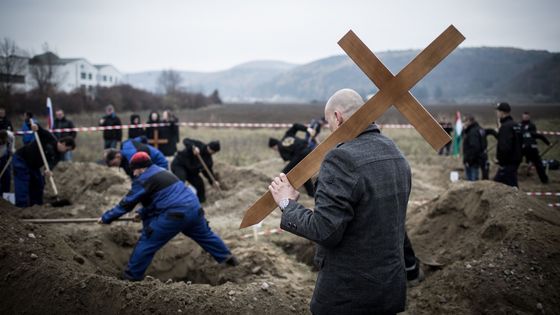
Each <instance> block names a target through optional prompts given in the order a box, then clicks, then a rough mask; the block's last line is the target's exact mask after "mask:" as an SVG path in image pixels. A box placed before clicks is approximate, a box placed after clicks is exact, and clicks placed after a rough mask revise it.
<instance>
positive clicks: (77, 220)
mask: <svg viewBox="0 0 560 315" xmlns="http://www.w3.org/2000/svg"><path fill="white" fill-rule="evenodd" d="M97 220H99V218H70V219H24V220H21V221H22V222H25V223H35V224H53V223H97ZM115 221H119V222H123V221H126V222H137V220H136V219H135V218H129V217H124V218H118V219H117V220H115Z"/></svg>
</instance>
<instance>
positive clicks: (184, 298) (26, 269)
mask: <svg viewBox="0 0 560 315" xmlns="http://www.w3.org/2000/svg"><path fill="white" fill-rule="evenodd" d="M0 207H1V208H2V209H9V208H11V207H10V206H9V205H7V204H6V203H4V202H2V204H1V205H0ZM137 229H138V226H133V225H130V226H127V225H117V226H111V227H103V226H94V227H85V228H82V227H77V228H76V227H73V228H67V229H66V230H72V231H71V232H69V233H68V231H67V235H65V236H60V235H59V233H58V232H56V231H54V230H55V229H54V228H52V227H50V226H35V225H31V224H22V223H21V222H19V221H17V220H16V219H15V218H13V217H11V216H10V215H9V214H7V212H6V211H2V212H0V274H2V275H3V279H2V280H3V281H2V283H1V284H0V300H1V301H2V302H1V303H0V313H3V314H14V313H30V314H39V313H41V314H45V313H47V314H55V313H56V314H75V313H84V314H100V313H108V314H115V313H120V314H135V313H136V314H137V313H141V314H148V313H150V314H151V313H158V314H169V313H182V312H189V313H193V314H224V313H243V314H288V313H290V314H292V313H306V312H307V309H308V298H309V296H310V294H311V290H312V285H313V280H312V279H311V278H310V277H309V276H308V275H307V274H309V272H308V271H306V270H308V268H307V267H306V266H305V265H303V264H300V263H298V262H295V261H292V260H290V259H289V257H285V256H284V257H282V255H281V254H282V250H281V249H280V248H278V247H274V246H272V247H271V246H270V244H267V245H264V244H254V243H247V242H241V241H234V242H236V243H235V244H232V242H233V241H231V240H226V243H229V245H232V248H234V253H235V254H236V255H237V256H238V258H239V259H240V261H241V265H240V266H238V267H236V268H231V267H226V266H223V265H218V264H216V263H215V262H213V261H211V258H209V256H208V255H207V254H205V253H202V252H201V250H200V249H199V248H198V246H197V245H196V244H194V243H192V241H190V240H187V239H182V238H176V239H175V240H174V241H173V242H171V244H169V245H170V246H166V247H165V248H164V249H163V250H162V251H161V252H159V253H158V255H156V258H155V260H154V263H153V265H152V266H151V268H150V269H149V270H148V274H152V275H154V276H156V277H157V278H153V277H147V280H146V281H143V282H140V283H130V282H126V281H121V280H118V279H117V278H116V277H115V274H117V273H118V272H120V270H122V267H123V263H124V262H126V260H127V259H128V254H129V253H130V250H131V249H132V247H131V245H132V243H133V242H134V241H135V234H136V233H137V232H136V231H137ZM180 268H183V271H185V272H184V273H183V272H181V271H180V270H179V269H180ZM175 277H177V278H181V277H182V279H175V280H177V281H174V280H173V279H174V278H175ZM159 279H162V280H159ZM163 279H172V280H168V281H165V280H163ZM164 281H165V282H164ZM294 283H297V285H295V284H294Z"/></svg>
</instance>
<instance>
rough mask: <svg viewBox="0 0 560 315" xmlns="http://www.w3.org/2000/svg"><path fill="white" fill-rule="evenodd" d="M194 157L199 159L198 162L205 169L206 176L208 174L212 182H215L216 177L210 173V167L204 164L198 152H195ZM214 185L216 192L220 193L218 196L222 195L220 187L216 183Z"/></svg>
mask: <svg viewBox="0 0 560 315" xmlns="http://www.w3.org/2000/svg"><path fill="white" fill-rule="evenodd" d="M196 157H197V158H198V160H199V161H200V164H202V167H204V170H205V171H206V173H208V176H210V178H211V179H212V182H213V183H217V181H216V178H215V177H214V175H212V172H210V169H209V168H208V166H207V165H206V163H205V162H204V160H203V159H202V157H201V156H200V154H197V155H196ZM215 187H216V188H217V189H218V192H219V193H220V196H222V189H221V188H220V186H217V185H216V186H215Z"/></svg>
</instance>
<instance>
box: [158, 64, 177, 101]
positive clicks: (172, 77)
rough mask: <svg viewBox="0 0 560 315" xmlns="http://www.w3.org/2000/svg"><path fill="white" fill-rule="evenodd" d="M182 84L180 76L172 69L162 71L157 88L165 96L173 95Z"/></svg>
mask: <svg viewBox="0 0 560 315" xmlns="http://www.w3.org/2000/svg"><path fill="white" fill-rule="evenodd" d="M182 82H183V78H182V77H181V74H180V73H179V72H177V71H175V70H173V69H169V70H163V71H162V72H161V74H160V75H159V78H158V85H159V87H160V88H161V89H162V90H163V91H165V94H167V95H174V94H176V93H177V92H179V90H180V86H181V83H182Z"/></svg>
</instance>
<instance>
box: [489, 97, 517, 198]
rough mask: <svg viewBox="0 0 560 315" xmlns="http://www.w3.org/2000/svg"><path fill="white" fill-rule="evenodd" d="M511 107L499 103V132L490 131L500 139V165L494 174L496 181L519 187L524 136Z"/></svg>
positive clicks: (498, 152)
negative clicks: (518, 174) (519, 170)
mask: <svg viewBox="0 0 560 315" xmlns="http://www.w3.org/2000/svg"><path fill="white" fill-rule="evenodd" d="M510 113H511V107H510V106H509V104H508V103H504V102H502V103H498V106H497V107H496V114H497V116H498V119H499V120H500V128H499V129H498V132H497V133H496V132H490V130H488V132H489V134H491V135H493V136H494V137H496V138H497V139H498V144H497V148H496V158H497V160H498V164H499V165H500V167H499V168H498V171H497V172H496V175H495V176H494V181H496V182H499V183H503V184H506V185H509V186H513V187H517V186H518V184H517V168H518V167H519V164H520V163H521V160H522V145H523V138H522V135H521V126H520V125H519V124H518V123H516V122H515V121H514V120H513V118H512V117H511V115H510Z"/></svg>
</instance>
